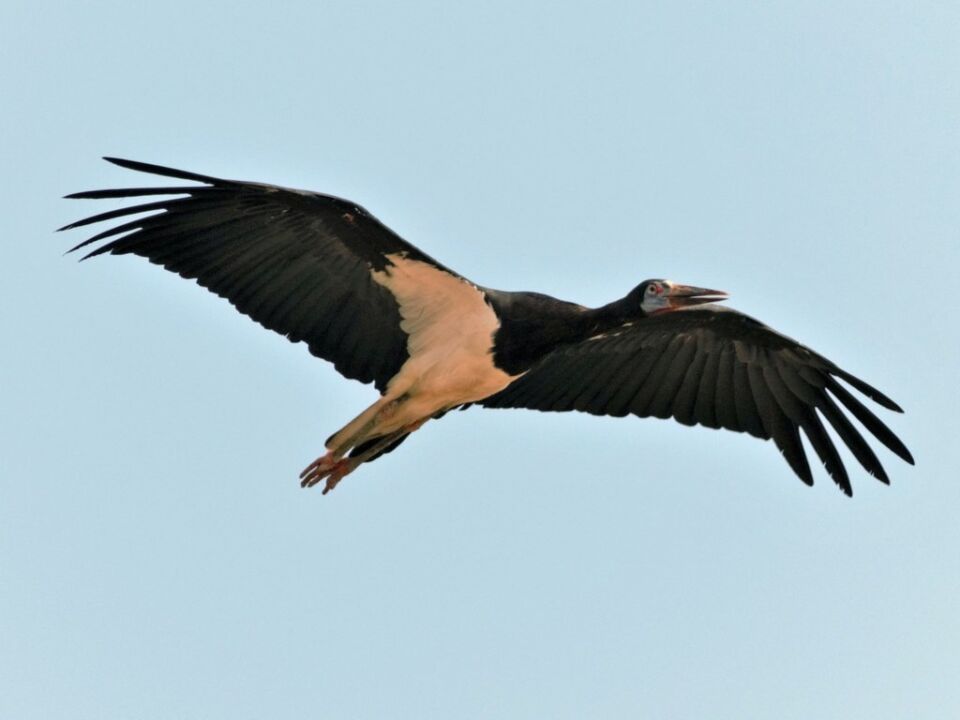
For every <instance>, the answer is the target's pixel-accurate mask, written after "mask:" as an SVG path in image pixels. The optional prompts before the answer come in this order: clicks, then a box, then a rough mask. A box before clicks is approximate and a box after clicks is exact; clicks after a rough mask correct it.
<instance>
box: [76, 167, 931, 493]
mask: <svg viewBox="0 0 960 720" xmlns="http://www.w3.org/2000/svg"><path fill="white" fill-rule="evenodd" d="M105 159H106V160H108V161H109V162H111V163H113V164H115V165H119V166H120V167H123V168H128V169H130V170H135V171H140V172H145V173H151V174H153V175H159V176H163V177H169V178H175V179H177V180H185V181H190V182H193V183H195V184H193V185H187V186H166V187H140V188H124V189H116V190H92V191H87V192H79V193H74V194H72V195H68V196H67V197H68V198H85V199H112V198H152V197H155V196H157V197H161V198H163V199H159V200H154V201H149V202H142V203H141V204H137V205H133V206H128V207H122V208H120V209H117V210H110V211H108V212H104V213H101V214H99V215H94V216H92V217H88V218H86V219H83V220H79V221H77V222H74V223H71V224H69V225H66V226H65V227H63V228H60V229H61V230H67V229H71V228H77V227H81V226H86V225H91V224H94V223H100V222H106V221H113V220H117V219H118V218H124V221H123V222H120V223H119V224H115V225H113V226H112V227H110V228H108V229H107V230H104V231H103V232H101V233H99V234H97V235H94V236H93V237H91V238H89V239H88V240H85V241H83V242H81V243H80V244H79V245H77V246H75V247H74V248H72V249H71V252H72V251H74V250H78V249H80V248H84V247H86V248H90V251H89V252H88V253H87V254H86V255H85V256H84V257H83V259H86V258H89V257H93V256H95V255H101V254H104V253H110V254H114V255H123V254H127V253H133V254H134V255H140V256H142V257H145V258H147V259H148V260H149V261H150V262H152V263H155V264H158V265H162V266H163V267H165V268H166V269H167V270H170V271H172V272H175V273H177V274H178V275H180V276H181V277H184V278H189V279H193V280H196V281H197V283H199V284H200V285H202V286H203V287H205V288H207V289H208V290H210V291H211V292H214V293H216V294H217V295H219V296H220V297H223V298H226V299H227V300H229V301H230V303H231V304H233V305H234V307H236V308H237V310H239V311H240V312H242V313H244V314H245V315H248V316H249V317H251V318H253V319H254V320H256V321H257V322H258V323H260V324H261V325H263V326H264V327H266V328H269V329H270V330H274V331H276V332H278V333H280V334H281V335H284V336H286V337H287V338H288V339H290V340H291V341H293V342H304V343H306V345H307V347H308V348H309V350H310V352H311V353H312V354H313V355H316V356H317V357H320V358H323V359H324V360H328V361H330V362H332V363H333V365H334V367H335V368H336V369H337V370H338V371H339V372H340V373H341V374H342V375H344V376H345V377H348V378H351V379H354V380H359V381H360V382H363V383H373V385H374V387H375V388H376V389H377V390H378V391H379V392H380V397H379V398H378V399H377V401H376V402H374V403H373V404H372V405H371V406H370V407H368V408H367V409H365V410H364V411H363V412H361V413H360V414H359V415H357V416H356V417H355V418H354V419H353V420H351V421H350V422H348V423H347V424H346V425H345V426H344V427H342V428H341V429H340V430H338V431H337V432H335V433H334V434H333V435H331V436H330V438H329V439H328V440H327V442H326V450H327V452H326V453H325V454H324V455H323V456H321V457H319V458H317V459H316V460H315V461H314V462H312V463H310V465H308V466H307V467H306V468H305V469H304V470H303V472H302V473H301V475H300V478H301V484H302V485H303V486H304V487H311V486H313V485H316V484H318V483H320V482H321V481H325V484H324V490H323V492H324V493H327V492H329V491H330V490H332V489H333V488H334V487H336V485H337V483H339V482H340V480H342V479H343V478H344V476H346V475H348V474H349V473H351V472H352V471H354V470H355V469H356V468H357V467H358V466H359V465H361V464H362V463H365V462H370V461H371V460H375V459H376V458H378V457H380V456H381V455H383V454H385V453H388V452H390V451H392V450H393V449H394V448H396V447H397V446H398V445H399V444H400V443H402V442H403V441H404V440H405V439H406V438H407V437H408V436H409V435H410V433H412V432H414V431H415V430H417V429H418V428H420V427H421V426H422V425H423V424H424V423H425V422H427V421H428V420H431V419H437V418H440V417H442V416H443V415H444V414H445V413H447V412H449V411H450V410H453V409H455V408H460V409H465V408H467V407H469V406H471V405H480V406H483V407H488V408H529V409H533V410H544V411H560V412H563V411H569V410H579V411H582V412H587V413H592V414H594V415H611V416H615V417H623V416H626V415H636V416H639V417H651V416H652V417H658V418H670V417H672V418H674V419H675V420H677V421H678V422H681V423H683V424H684V425H703V426H705V427H709V428H725V429H727V430H733V431H734V432H745V433H749V434H750V435H753V436H754V437H757V438H761V439H764V440H770V439H772V440H773V442H774V443H775V445H776V446H777V448H778V449H779V450H780V452H781V453H782V455H783V457H784V458H785V459H786V461H787V463H788V464H789V465H790V467H791V468H792V469H793V471H794V472H795V473H796V474H797V475H798V476H799V477H800V479H801V480H803V481H804V482H805V483H807V484H808V485H812V484H813V474H812V472H811V470H810V465H809V463H808V461H807V456H806V453H805V451H804V447H803V444H802V442H801V439H800V438H801V436H800V431H801V430H802V431H803V434H804V435H805V436H806V438H807V441H808V442H809V444H810V446H811V447H812V448H813V450H814V451H815V452H816V454H817V455H818V456H819V458H820V460H821V461H822V462H823V464H824V466H825V467H826V470H827V472H828V473H829V475H830V476H831V477H832V478H833V480H834V482H835V483H836V484H837V485H838V486H839V487H840V489H841V490H842V491H843V492H844V493H846V494H847V495H851V494H852V489H851V485H850V479H849V476H848V474H847V471H846V468H845V467H844V464H843V462H842V460H841V457H840V455H839V453H838V451H837V448H836V446H835V445H834V442H833V440H832V439H831V437H830V435H829V434H828V433H827V431H826V429H825V426H824V422H823V420H824V419H825V420H826V421H827V423H829V425H830V426H832V428H833V430H834V431H835V432H836V435H837V436H839V438H840V439H841V440H842V441H843V442H844V443H845V444H846V445H847V447H848V448H849V449H850V451H851V453H852V454H853V456H854V457H855V458H856V459H857V461H859V463H860V464H861V465H862V466H863V467H864V469H865V470H866V471H867V472H868V473H870V474H871V475H873V476H874V477H876V478H877V479H878V480H880V481H882V482H884V483H889V479H888V477H887V474H886V472H885V471H884V469H883V466H882V465H881V464H880V461H879V459H878V458H877V456H876V454H875V453H874V451H873V449H872V448H871V447H870V445H869V444H868V443H867V441H866V440H865V439H864V437H863V435H862V434H861V432H860V431H859V430H858V429H857V428H856V427H855V426H854V425H853V423H852V422H851V421H850V418H849V417H848V413H849V415H852V416H853V417H854V418H856V420H858V421H859V423H860V425H861V426H862V427H863V428H866V430H868V431H869V432H870V433H871V434H872V435H873V436H874V437H875V438H876V439H877V440H879V441H880V443H882V444H883V445H885V446H886V447H887V448H888V449H889V450H891V451H892V452H893V453H894V454H895V455H897V456H899V457H900V458H902V459H903V460H905V461H906V462H908V463H910V464H913V458H912V456H911V455H910V451H909V450H907V448H906V446H905V445H904V444H903V443H902V442H901V441H900V439H899V438H898V437H897V436H896V435H894V433H893V432H892V431H891V430H890V429H889V428H888V427H887V426H886V425H885V424H884V423H883V422H882V421H881V420H880V419H879V418H878V417H877V416H876V415H874V414H873V412H871V411H870V410H869V409H868V408H867V407H866V406H865V405H864V404H863V403H862V402H861V401H860V400H859V399H858V398H857V397H856V396H855V395H854V394H853V393H852V392H851V390H850V389H848V387H847V386H849V387H850V388H852V389H853V390H856V391H858V392H860V393H862V394H863V395H865V396H866V397H868V398H870V400H872V401H874V402H876V403H877V404H879V405H881V406H882V407H884V408H886V409H888V410H893V411H896V412H902V410H901V409H900V407H899V406H897V404H896V403H894V402H893V401H892V400H891V399H890V398H888V397H887V396H886V395H884V394H883V393H881V392H880V391H879V390H876V389H875V388H873V387H872V386H870V385H868V384H867V383H865V382H864V381H862V380H860V379H859V378H857V377H854V376H853V375H851V374H850V373H848V372H846V371H845V370H842V369H841V368H840V367H838V366H837V365H835V364H834V363H832V362H831V361H830V360H827V359H826V358H825V357H823V356H822V355H820V354H818V353H816V352H814V351H813V350H811V349H810V348H808V347H806V346H804V345H801V344H800V343H798V342H796V341H795V340H792V339H790V338H789V337H787V336H785V335H781V334H780V333H778V332H777V331H775V330H773V329H772V328H770V327H768V326H766V325H764V324H763V323H761V322H759V321H757V320H754V319H753V318H751V317H749V316H747V315H744V314H742V313H740V312H737V311H736V310H732V309H730V308H728V307H725V306H722V305H716V304H715V302H716V301H719V300H723V299H725V297H726V293H723V292H720V291H717V290H709V289H706V288H701V287H693V286H689V285H681V284H679V283H675V282H671V281H669V280H645V281H644V282H642V283H640V284H639V285H637V286H636V287H635V288H633V289H632V290H631V291H630V292H629V293H627V295H626V296H624V297H622V298H620V299H619V300H614V301H613V302H610V303H608V304H606V305H603V306H602V307H598V308H588V307H584V306H582V305H578V304H576V303H572V302H567V301H564V300H558V299H556V298H553V297H550V296H548V295H542V294H539V293H532V292H507V291H502V290H492V289H490V288H486V287H483V286H481V285H477V284H475V283H473V282H471V281H470V280H468V279H467V278H465V277H463V276H462V275H460V274H458V273H457V272H455V271H453V270H451V269H450V268H447V267H445V266H444V265H442V264H440V263H439V262H437V261H436V260H434V259H433V258H431V257H430V256H428V255H426V254H425V253H423V252H422V251H421V250H419V249H418V248H416V247H414V246H413V245H411V244H410V243H408V242H406V241H405V240H404V239H403V238H401V237H400V236H399V235H397V234H396V233H394V232H393V231H392V230H390V228H388V227H386V226H385V225H383V224H382V223H381V222H380V221H379V220H377V219H376V218H375V217H374V216H373V215H371V214H370V213H369V212H367V211H366V210H365V209H363V208H362V207H360V206H359V205H357V204H355V203H353V202H351V201H349V200H344V199H342V198H338V197H334V196H331V195H324V194H320V193H314V192H309V191H304V190H294V189H289V188H284V187H278V186H275V185H267V184H263V183H255V182H242V181H237V180H224V179H221V178H216V177H210V176H207V175H198V174H196V173H191V172H184V171H181V170H174V169H172V168H167V167H161V166H158V165H151V164H147V163H142V162H134V161H131V160H121V159H117V158H105ZM171 196H174V197H171ZM130 217H132V218H133V219H129V218H130ZM839 381H843V382H844V383H846V385H844V384H841V382H839ZM845 411H846V412H845Z"/></svg>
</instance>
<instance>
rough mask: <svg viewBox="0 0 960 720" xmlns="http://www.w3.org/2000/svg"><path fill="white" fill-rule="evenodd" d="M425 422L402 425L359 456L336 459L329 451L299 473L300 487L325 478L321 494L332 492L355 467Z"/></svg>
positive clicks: (423, 420)
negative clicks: (325, 481)
mask: <svg viewBox="0 0 960 720" xmlns="http://www.w3.org/2000/svg"><path fill="white" fill-rule="evenodd" d="M427 420H429V418H422V419H421V420H417V421H415V422H412V423H410V424H408V425H404V426H403V427H402V428H400V429H399V430H395V431H394V432H392V433H388V434H386V435H384V436H383V437H381V438H379V439H378V440H377V441H376V442H374V443H372V444H371V445H370V446H369V447H368V448H366V449H364V451H363V452H362V453H360V454H359V455H351V456H350V457H338V456H336V455H335V454H334V451H333V450H331V451H330V452H328V453H327V454H326V455H324V456H323V457H321V458H317V459H316V460H314V461H313V462H312V463H310V464H309V465H308V466H307V467H306V468H304V470H303V472H302V473H300V487H305V488H306V487H313V486H314V485H316V484H317V483H319V482H320V481H321V480H323V479H324V478H326V480H327V483H326V485H324V488H323V494H324V495H326V494H327V493H328V492H330V491H331V490H333V489H334V488H335V487H336V486H337V484H338V483H339V482H340V481H341V480H343V478H345V477H346V476H347V475H349V474H350V473H352V472H353V471H354V470H356V469H357V467H359V466H360V465H362V464H363V463H365V462H367V461H368V460H370V459H372V458H375V457H377V456H378V455H379V454H380V453H381V452H383V451H384V450H386V449H387V448H389V447H390V446H391V445H392V444H393V443H395V442H396V441H397V440H399V439H400V438H402V437H404V436H405V435H409V434H410V433H412V432H413V431H414V430H418V429H419V428H420V426H421V425H423V424H424V423H425V422H426V421H427Z"/></svg>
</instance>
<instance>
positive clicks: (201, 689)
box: [0, 0, 960, 720]
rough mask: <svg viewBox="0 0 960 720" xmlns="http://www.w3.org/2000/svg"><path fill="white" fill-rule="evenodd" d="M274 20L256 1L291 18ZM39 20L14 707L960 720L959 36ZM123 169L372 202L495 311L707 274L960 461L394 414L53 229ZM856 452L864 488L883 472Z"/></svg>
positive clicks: (15, 201) (551, 420)
mask: <svg viewBox="0 0 960 720" xmlns="http://www.w3.org/2000/svg"><path fill="white" fill-rule="evenodd" d="M250 7H252V4H251V5H250ZM257 8H258V9H255V10H254V9H247V6H245V5H244V4H243V3H236V2H230V3H227V2H222V3H193V2H191V3H184V2H167V3H162V4H159V3H158V4H155V5H151V6H144V5H142V4H131V3H128V2H112V3H108V2H91V3H82V4H81V3H76V4H73V6H72V7H70V6H68V4H66V3H45V2H29V3H28V2H16V1H13V2H12V1H11V0H7V2H5V3H4V4H3V6H2V7H0V96H2V106H3V111H2V112H0V138H2V140H0V159H2V161H3V163H2V166H3V168H4V172H3V179H2V180H0V190H2V193H0V194H2V197H3V198H4V212H3V214H2V220H0V222H2V233H0V235H2V242H3V248H4V261H3V263H2V267H0V273H2V278H0V303H2V305H0V306H2V308H3V309H2V313H0V323H2V337H3V338H4V339H5V344H4V352H3V353H2V354H0V389H2V393H3V402H2V405H0V578H2V587H3V589H2V590H0V717H3V718H18V719H19V720H33V719H41V718H43V719H48V718H91V719H93V718H96V719H98V720H105V719H106V720H109V719H113V718H118V719H119V718H148V719H150V718H157V719H160V718H164V719H165V718H204V719H209V718H268V717H269V718H295V717H296V718H301V717H324V718H345V719H346V718H350V719H366V718H371V719H372V718H467V719H469V718H490V717H502V718H544V717H549V718H582V717H599V718H636V717H645V718H698V719H699V718H706V717H715V718H725V717H730V718H733V717H736V718H772V717H776V718H785V719H792V718H797V719H799V718H804V719H806V718H813V717H815V718H861V717H870V718H873V719H874V720H882V719H885V718H904V717H922V718H944V719H946V718H955V717H957V716H958V715H960V686H958V683H957V678H958V677H960V658H958V645H960V613H958V611H957V606H958V594H960V529H958V521H957V513H958V510H960V480H958V474H960V473H958V466H960V449H958V444H957V440H956V435H957V429H958V428H957V422H956V419H955V418H956V408H957V401H958V399H960V398H958V392H957V380H956V371H957V368H958V366H960V348H958V345H960V343H958V330H960V327H958V322H957V320H956V310H955V302H956V293H955V291H954V287H955V284H956V282H957V280H956V268H957V266H958V263H960V251H958V245H960V243H958V240H960V237H958V229H960V202H958V201H960V170H958V168H960V134H958V133H960V131H958V128H960V83H958V80H957V78H958V77H960V43H958V37H960V6H958V5H957V4H956V3H950V2H941V3H916V2H915V3H875V2H863V3H845V2H840V3H837V2H832V1H831V2H822V3H818V2H797V3H745V2H738V3H678V2H663V3H626V2H625V3H590V4H589V5H588V4H583V5H580V6H577V5H570V4H557V3H536V4H533V3H500V4H483V5H473V6H472V7H470V6H463V5H455V4H448V3H442V2H434V3H424V2H419V3H418V2H406V3H377V2H350V3H323V2H320V3H318V2H302V3H273V4H267V5H263V4H259V5H258V6H257ZM106 154H112V155H118V156H121V157H130V158H134V159H139V160H145V161H149V162H157V163H161V164H168V165H173V166H175V167H183V168H186V169H189V170H195V171H198V172H203V173H209V174H214V175H221V176H227V177H236V178H242V179H251V180H262V181H267V182H275V183H279V184H285V185H293V186H299V187H305V188H310V189H315V190H321V191H325V192H331V193H334V194H337V195H341V196H345V197H349V198H351V199H354V200H356V201H358V202H360V203H362V204H364V205H365V206H366V207H368V208H369V209H371V210H372V211H373V212H374V213H375V214H377V215H378V216H379V217H380V218H381V219H382V220H383V221H384V222H386V223H387V224H389V225H390V226H391V227H393V228H394V229H395V230H397V231H398V232H399V233H401V234H402V235H403V236H405V237H406V238H407V239H409V240H410V241H412V242H414V243H415V244H417V245H419V246H421V247H422V248H423V249H424V250H425V251H427V252H428V253H430V254H431V255H433V256H435V257H437V258H438V259H440V260H442V261H443V262H445V263H447V264H449V265H451V266H452V267H454V268H456V269H458V270H459V271H461V272H462V273H464V274H465V275H467V276H468V277H470V278H472V279H474V280H476V281H477V282H479V283H482V284H485V285H489V286H492V287H498V288H504V289H528V290H540V291H544V292H549V293H552V294H555V295H558V296H560V297H564V298H566V299H570V300H575V301H578V302H583V303H588V304H600V303H603V302H606V301H608V300H610V299H613V298H615V297H619V296H620V295H622V294H623V293H624V292H626V291H627V290H628V289H629V288H631V287H632V286H633V285H635V284H636V283H637V282H639V281H640V280H643V279H644V278H648V277H669V278H673V279H675V280H678V281H681V282H688V283H693V284H698V285H705V286H708V287H717V288H722V289H724V290H727V291H729V292H730V293H731V294H732V300H731V305H732V306H734V307H737V308H739V309H741V310H743V311H745V312H748V313H750V314H753V315H755V316H758V317H759V318H761V319H763V320H765V321H766V322H768V323H770V324H772V325H774V326H775V327H777V328H778V329H780V330H782V331H784V332H786V333H787V334H789V335H791V336H794V337H796V338H798V339H800V340H802V341H803V342H805V343H807V344H809V345H811V346H812V347H814V348H815V349H817V350H819V351H821V352H823V353H824V354H826V355H827V356H828V357H830V358H832V359H833V360H835V361H836V362H838V363H840V364H841V365H843V366H844V367H846V368H847V369H849V370H850V371H851V372H854V373H855V374H857V375H860V376H861V377H863V378H865V379H866V380H868V381H869V382H871V383H874V384H876V385H877V386H878V387H880V388H881V389H882V390H884V391H885V392H887V393H888V394H889V395H891V396H892V397H893V398H894V399H896V400H897V401H898V402H900V403H901V404H902V405H903V406H904V408H906V410H907V413H906V415H904V416H892V415H890V414H888V413H884V415H883V417H884V420H886V421H888V422H889V424H890V425H891V427H892V428H893V429H894V430H895V431H896V432H897V433H898V434H900V436H901V437H902V438H903V439H904V441H905V442H906V443H907V445H908V446H909V447H910V448H911V450H912V451H913V453H914V455H915V456H916V458H917V467H916V468H910V467H908V466H907V465H905V464H903V463H901V462H900V461H899V460H897V459H896V458H895V457H893V456H892V455H891V454H890V453H888V452H886V451H885V450H883V449H882V448H881V450H880V451H879V454H880V456H881V460H883V461H884V462H885V464H886V466H887V468H888V470H889V472H890V475H891V477H892V478H893V485H892V487H889V488H888V487H884V486H882V485H880V484H879V483H877V482H875V481H874V480H872V479H871V478H869V477H867V476H866V474H865V473H862V472H855V473H854V477H853V481H854V492H855V497H854V498H853V500H848V499H846V498H844V497H843V496H842V495H841V494H840V493H839V492H838V491H837V490H836V489H835V488H834V487H833V485H832V483H831V482H830V481H829V479H828V478H827V477H826V475H825V473H824V472H823V471H822V470H820V469H819V467H818V468H817V471H818V472H817V484H816V486H815V487H813V488H812V489H811V488H807V487H805V486H804V485H802V484H801V483H800V482H799V481H798V480H797V479H796V478H795V477H794V476H793V475H792V473H791V472H790V470H789V468H788V467H787V465H786V464H785V463H784V462H783V461H782V460H781V459H780V457H779V456H778V454H777V453H776V451H775V449H774V448H773V446H772V445H770V444H768V443H761V442H758V441H756V440H753V439H750V438H744V437H739V436H735V435H733V434H731V433H726V432H715V431H709V430H704V429H689V428H685V427H681V426H679V425H677V424H675V423H667V422H662V421H650V420H637V419H621V420H613V419H598V418H593V417H585V416H573V415H544V414H538V413H523V412H519V411H517V412H504V411H482V410H472V411H470V412H466V413H454V414H453V415H451V416H448V417H447V418H445V419H444V420H443V421H442V422H439V423H432V424H431V425H429V426H427V427H426V428H424V429H423V430H422V431H421V432H419V433H417V435H416V436H415V437H414V438H413V439H411V440H410V441H409V442H408V443H407V444H405V445H404V446H403V448H402V450H400V451H398V452H397V453H394V454H393V455H391V456H389V457H387V458H384V459H383V460H380V461H378V462H376V463H374V464H372V465H369V466H366V467H364V468H363V469H362V471H361V472H358V473H357V474H355V475H353V476H351V477H349V478H347V479H346V480H345V481H344V483H343V484H342V485H341V486H340V487H339V488H338V489H337V491H336V492H335V493H333V494H332V495H330V496H327V497H322V496H321V495H320V493H319V492H316V491H303V490H301V489H300V488H299V486H298V484H297V473H298V471H299V470H300V469H301V468H302V467H303V466H304V465H305V464H306V463H307V462H309V461H310V460H312V459H313V458H314V457H315V456H316V455H317V454H319V453H320V452H321V450H322V444H323V440H324V439H325V438H326V437H327V435H328V434H329V433H330V432H331V431H333V430H335V429H336V428H338V427H340V426H341V425H342V424H343V423H344V422H345V421H346V420H348V419H349V418H351V417H352V416H353V415H354V414H356V413H357V412H358V411H359V410H360V409H362V408H363V407H365V406H366V405H367V404H368V403H370V402H371V401H372V398H373V391H372V390H371V389H370V388H368V387H366V386H361V385H359V384H356V383H352V382H349V381H346V380H344V379H342V378H340V377H339V376H338V375H337V374H336V373H335V372H334V371H333V370H332V368H331V367H330V366H328V365H325V364H324V363H322V362H321V361H319V360H316V359H315V358H312V357H311V356H309V355H308V353H307V352H306V351H305V350H304V349H303V348H302V347H298V346H293V345H290V344H289V343H287V342H286V341H285V340H283V339H281V338H280V337H278V336H275V335H273V334H271V333H268V332H267V331H265V330H263V329H262V328H260V327H258V326H257V325H255V324H254V323H252V322H250V321H249V320H247V319H246V318H243V317H242V316H240V315H238V314H236V313H235V312H234V311H233V310H232V309H231V308H230V307H229V306H228V305H227V304H226V303H225V302H224V301H222V300H219V299H217V298H215V297H213V296H211V295H208V294H207V293H205V292H204V291H202V290H200V289H199V288H197V287H195V286H193V285H191V284H190V283H187V282H184V281H183V280H180V279H179V278H176V277H175V276H172V275H170V274H167V273H164V272H161V271H160V270H158V269H157V268H155V267H153V266H150V265H149V264H147V263H145V262H143V261H142V260H139V259H136V258H101V259H99V260H97V261H94V262H89V263H84V264H82V265H81V264H78V263H77V262H76V261H75V258H74V257H73V256H70V257H63V256H62V252H63V251H64V250H65V249H66V248H67V247H69V246H70V245H72V244H74V243H75V242H78V241H79V240H80V239H82V237H83V236H82V235H81V234H79V233H74V234H71V235H70V236H63V235H54V234H53V233H52V230H53V229H54V228H56V227H58V226H60V225H62V224H64V223H66V222H69V221H71V220H74V219H76V218H78V217H80V216H82V215H85V214H89V213H92V212H98V211H104V210H108V209H111V208H114V207H117V206H118V204H117V203H115V202H109V201H105V202H99V203H94V202H84V203H81V202H79V201H72V202H71V201H66V200H61V199H60V196H62V195H64V194H65V193H68V192H73V191H77V190H84V189H91V188H99V187H105V186H118V185H119V186H122V185H136V184H143V183H144V178H143V177H142V176H137V175H135V174H133V173H129V172H126V171H122V170H120V169H118V168H114V167H111V166H109V165H107V164H106V163H103V162H102V161H100V160H99V159H98V158H99V156H101V155H106ZM845 457H846V458H847V459H848V461H849V462H851V463H852V462H854V461H853V460H852V458H850V457H849V455H845Z"/></svg>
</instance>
